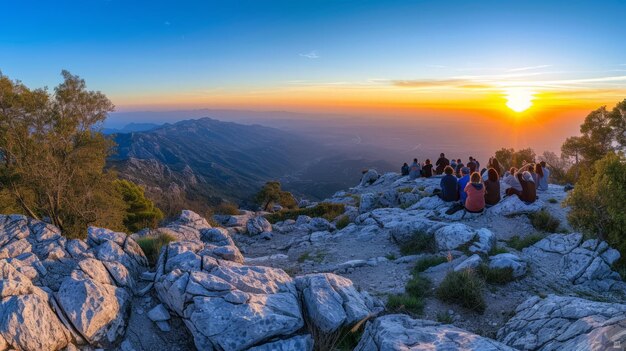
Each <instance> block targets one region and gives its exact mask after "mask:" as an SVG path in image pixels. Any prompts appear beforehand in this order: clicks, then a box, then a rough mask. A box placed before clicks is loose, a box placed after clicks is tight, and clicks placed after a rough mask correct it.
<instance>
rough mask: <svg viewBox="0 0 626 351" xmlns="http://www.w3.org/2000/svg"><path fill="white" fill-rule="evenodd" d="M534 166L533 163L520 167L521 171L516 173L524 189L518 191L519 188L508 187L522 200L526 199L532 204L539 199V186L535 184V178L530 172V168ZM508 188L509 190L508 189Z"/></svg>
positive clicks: (525, 200)
mask: <svg viewBox="0 0 626 351" xmlns="http://www.w3.org/2000/svg"><path fill="white" fill-rule="evenodd" d="M531 166H532V164H527V165H525V166H524V167H522V168H520V169H519V171H517V173H516V174H515V178H517V180H518V181H519V183H520V185H521V186H522V191H518V190H517V189H513V190H511V189H508V190H511V193H512V194H515V195H517V196H518V197H519V199H520V200H522V201H524V202H525V203H527V204H531V203H533V202H535V200H537V186H536V185H535V180H534V179H533V176H532V174H530V172H528V169H529V168H530V167H531ZM508 190H507V191H508Z"/></svg>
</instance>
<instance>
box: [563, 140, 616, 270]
mask: <svg viewBox="0 0 626 351" xmlns="http://www.w3.org/2000/svg"><path fill="white" fill-rule="evenodd" d="M624 199H626V159H625V158H624V156H623V155H622V154H616V153H613V152H609V153H608V154H607V155H606V156H604V157H603V158H602V159H600V160H598V161H596V162H595V163H594V165H593V167H591V168H590V169H589V171H588V172H583V173H582V174H581V176H580V179H579V180H578V183H577V184H576V187H575V188H574V190H572V192H571V193H570V194H569V195H568V197H567V199H566V200H565V205H567V206H570V208H571V209H570V212H569V214H568V219H569V222H570V223H571V224H572V226H573V227H574V228H577V229H580V230H582V231H584V232H585V233H587V234H591V235H594V236H597V237H598V238H600V239H601V240H607V241H608V242H609V244H611V246H613V247H615V248H617V249H618V250H619V251H620V252H621V253H622V258H624V257H626V201H624ZM622 262H624V260H623V259H622Z"/></svg>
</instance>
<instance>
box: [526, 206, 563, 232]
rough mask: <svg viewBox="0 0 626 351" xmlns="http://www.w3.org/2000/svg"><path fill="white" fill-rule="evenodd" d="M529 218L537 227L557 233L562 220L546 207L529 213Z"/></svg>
mask: <svg viewBox="0 0 626 351" xmlns="http://www.w3.org/2000/svg"><path fill="white" fill-rule="evenodd" d="M528 218H529V219H530V223H531V224H532V225H533V227H535V229H537V230H539V231H542V232H546V233H556V232H557V231H558V229H559V226H560V225H561V221H560V220H558V219H557V218H555V217H554V216H552V214H550V212H548V211H547V210H545V209H542V210H541V211H538V212H535V213H531V214H529V215H528Z"/></svg>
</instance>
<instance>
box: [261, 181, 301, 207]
mask: <svg viewBox="0 0 626 351" xmlns="http://www.w3.org/2000/svg"><path fill="white" fill-rule="evenodd" d="M255 201H256V203H258V204H259V205H261V207H262V208H263V210H264V211H267V210H268V209H269V208H270V206H271V205H272V204H275V203H277V204H280V205H281V206H282V207H285V208H294V207H296V206H297V203H296V199H295V198H294V197H293V195H292V194H291V193H290V192H288V191H283V190H282V189H281V188H280V182H277V181H269V182H267V183H265V185H264V186H263V188H261V191H259V193H258V194H257V195H256V196H255Z"/></svg>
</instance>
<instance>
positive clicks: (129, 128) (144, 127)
mask: <svg viewBox="0 0 626 351" xmlns="http://www.w3.org/2000/svg"><path fill="white" fill-rule="evenodd" d="M160 126H161V125H160V124H156V123H129V124H127V125H125V126H124V127H123V128H121V129H117V128H104V129H103V130H102V133H104V134H118V133H132V132H146V131H149V130H152V129H156V128H158V127H160Z"/></svg>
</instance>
